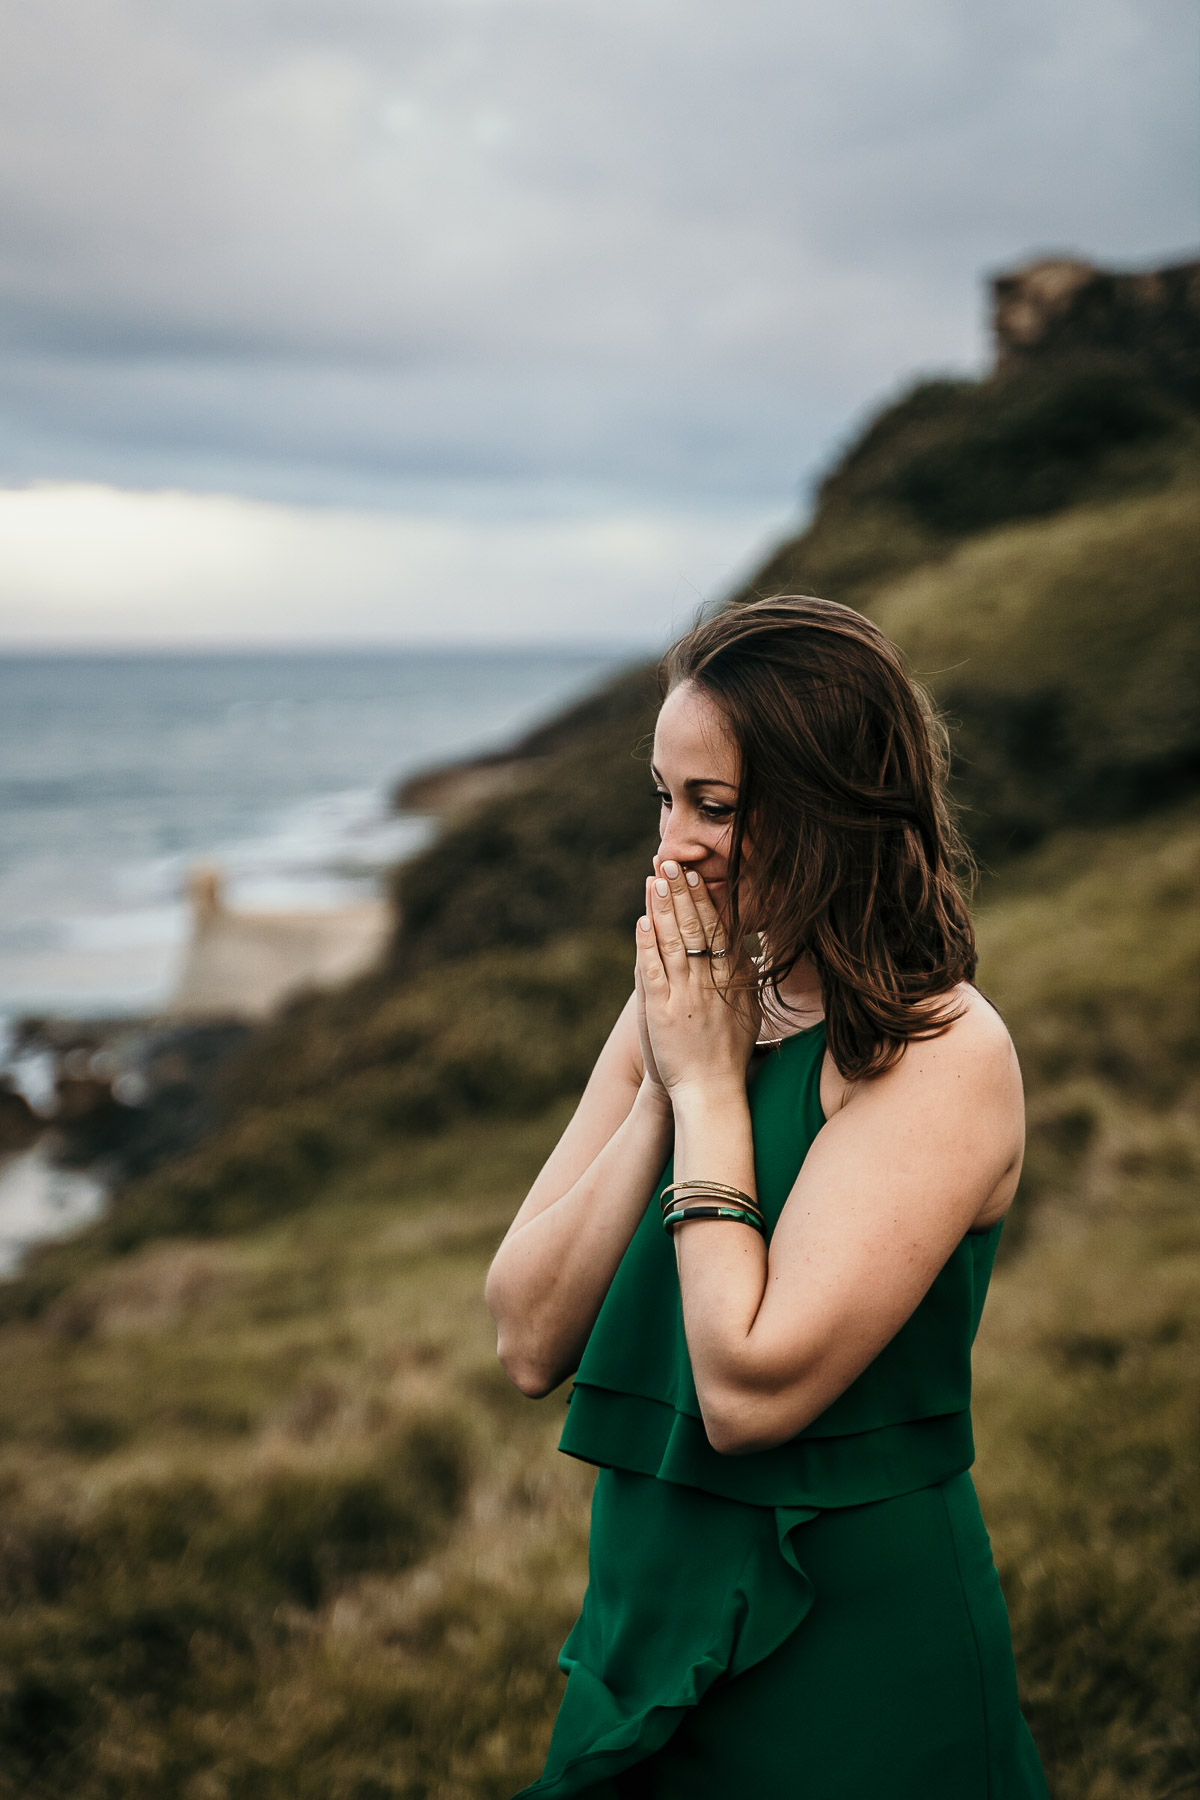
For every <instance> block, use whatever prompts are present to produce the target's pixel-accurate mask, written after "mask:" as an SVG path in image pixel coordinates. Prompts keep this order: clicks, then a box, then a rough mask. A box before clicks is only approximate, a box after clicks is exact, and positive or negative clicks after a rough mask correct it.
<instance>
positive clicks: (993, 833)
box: [0, 362, 1200, 1800]
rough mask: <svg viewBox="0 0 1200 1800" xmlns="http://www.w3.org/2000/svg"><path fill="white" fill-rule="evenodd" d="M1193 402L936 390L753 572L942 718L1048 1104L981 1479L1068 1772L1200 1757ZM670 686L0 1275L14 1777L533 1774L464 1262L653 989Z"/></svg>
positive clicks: (486, 1248)
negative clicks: (172, 1131)
mask: <svg viewBox="0 0 1200 1800" xmlns="http://www.w3.org/2000/svg"><path fill="white" fill-rule="evenodd" d="M1196 436H1197V434H1196V425H1195V421H1194V418H1193V416H1192V415H1190V414H1188V413H1186V411H1185V410H1184V409H1182V408H1181V407H1180V406H1179V405H1178V403H1177V402H1176V401H1174V400H1173V399H1171V397H1170V396H1167V395H1164V394H1162V393H1160V392H1159V391H1158V390H1156V389H1153V388H1151V387H1149V386H1148V385H1147V384H1146V383H1145V381H1144V380H1143V379H1142V377H1140V376H1138V375H1136V374H1132V373H1129V372H1128V371H1123V370H1120V369H1118V368H1114V367H1113V366H1112V365H1104V366H1103V367H1101V366H1100V365H1097V364H1096V363H1094V362H1093V363H1089V364H1087V365H1086V366H1085V365H1083V364H1080V363H1073V364H1071V365H1069V366H1063V367H1061V368H1058V369H1051V370H1049V371H1048V372H1039V373H1037V374H1036V375H1031V376H1027V377H1021V378H1019V379H1018V378H1012V379H1009V380H1007V381H1005V382H1004V383H996V382H992V383H974V384H972V383H951V384H933V385H927V386H925V387H923V388H921V389H918V390H916V391H915V392H914V393H913V394H912V395H910V396H908V397H907V398H905V399H904V400H902V401H901V402H900V403H898V404H897V405H896V406H895V407H892V408H889V409H888V410H887V411H886V412H885V413H884V414H882V415H881V416H880V418H879V419H878V420H877V421H875V423H874V424H873V425H872V426H871V427H870V428H869V429H868V431H867V432H866V433H865V434H864V436H863V438H862V439H861V440H860V442H859V443H858V444H856V445H855V446H853V447H852V448H851V450H850V451H849V452H848V453H847V455H846V457H845V458H844V459H843V460H842V462H841V463H840V464H839V466H838V468H837V469H836V470H834V471H833V473H832V474H831V476H830V477H829V479H828V481H827V482H826V483H825V485H824V488H823V489H822V493H821V497H820V504H819V506H818V510H817V513H816V516H815V519H814V521H813V523H812V525H811V526H810V527H809V528H808V529H807V530H806V532H805V533H803V534H802V535H801V536H800V537H799V538H798V539H796V540H793V541H792V542H791V543H790V544H789V545H786V546H784V547H783V548H782V549H781V551H780V552H779V554H778V555H777V556H776V557H775V558H774V559H772V561H771V563H769V564H768V565H767V567H766V568H765V569H764V570H763V571H762V572H761V573H760V576H759V577H758V578H757V579H756V582H755V583H754V584H752V585H753V586H755V587H756V588H757V589H758V590H759V591H780V589H784V590H786V589H787V588H789V587H801V588H809V589H812V588H815V589H816V590H817V591H824V592H826V593H829V594H831V595H832V596H833V597H836V598H843V599H849V600H852V601H853V602H854V603H856V604H859V605H862V606H864V607H865V608H866V609H867V610H869V611H870V612H871V613H872V614H873V615H874V616H876V617H878V618H879V619H880V620H881V622H882V623H883V624H884V625H885V627H886V628H887V629H888V630H889V631H891V632H892V633H893V634H894V635H895V636H896V637H897V639H898V641H900V642H901V643H902V644H903V645H904V646H905V647H906V649H907V650H908V652H909V654H910V656H911V657H912V659H913V662H914V664H915V666H916V667H917V668H918V670H919V671H920V672H921V673H923V674H924V675H925V676H926V678H927V679H928V680H929V681H930V683H931V685H932V686H933V687H934V688H935V690H936V691H937V693H938V695H939V697H940V698H941V699H942V701H943V703H944V704H945V705H946V706H947V708H948V709H949V710H950V712H951V714H952V716H953V718H954V720H955V721H956V724H955V738H956V785H957V790H958V794H959V798H960V800H961V801H962V803H963V805H964V806H965V807H966V808H967V811H966V815H965V816H966V819H967V823H968V827H969V829H970V831H971V834H972V836H973V838H974V841H975V843H976V846H977V848H978V849H979V850H980V851H981V853H982V857H983V860H984V863H985V868H986V871H987V872H986V874H985V879H984V884H983V887H982V889H981V893H980V905H979V925H980V941H981V948H982V971H981V981H982V984H983V986H984V987H985V989H986V990H987V991H988V992H989V993H990V994H991V995H992V996H993V997H994V998H995V1000H996V1001H997V1003H998V1004H999V1005H1000V1006H1001V1008H1002V1009H1003V1011H1004V1012H1005V1015H1006V1017H1007V1019H1008V1021H1009V1024H1010V1027H1011V1029H1012V1031H1013V1035H1014V1038H1015V1040H1016V1042H1017V1045H1018V1048H1019V1051H1020V1054H1021V1057H1022V1062H1023V1067H1024V1070H1025V1075H1026V1083H1027V1088H1028V1093H1029V1111H1030V1149H1029V1159H1028V1164H1027V1170H1026V1176H1025V1179H1024V1181H1023V1184H1022V1193H1021V1196H1020V1198H1019V1200H1018V1205H1017V1208H1016V1210H1015V1212H1014V1215H1013V1219H1012V1221H1011V1224H1010V1226H1009V1227H1008V1228H1007V1229H1006V1233H1005V1240H1004V1255H1003V1258H1002V1264H1001V1268H1000V1270H999V1272H998V1275H997V1280H996V1287H995V1292H994V1296H993V1298H992V1300H991V1301H990V1302H989V1308H988V1313H987V1316H986V1319H985V1325H984V1331H983V1334H982V1336H981V1341H980V1346H979V1355H978V1404H977V1427H978V1433H977V1435H978V1439H979V1444H980V1463H979V1468H978V1471H977V1473H978V1478H979V1484H980V1488H981V1491H982V1494H983V1498H984V1502H985V1509H986V1511H987V1513H988V1517H989V1520H990V1523H991V1525H992V1528H993V1536H994V1540H995V1545H996V1551H997V1558H998V1561H999V1562H1000V1565H1001V1568H1002V1573H1003V1575H1004V1579H1005V1585H1006V1591H1007V1592H1008V1594H1009V1598H1010V1602H1011V1606H1012V1612H1013V1622H1014V1633H1015V1638H1016V1643H1017V1652H1018V1664H1019V1668H1020V1672H1021V1676H1022V1681H1023V1685H1024V1692H1025V1698H1026V1701H1027V1705H1028V1708H1029V1712H1030V1717H1031V1721H1032V1723H1033V1725H1034V1729H1035V1732H1036V1735H1037V1737H1038V1740H1039V1743H1040V1744H1041V1746H1042V1748H1043V1751H1044V1754H1045V1755H1046V1758H1047V1761H1048V1764H1049V1766H1050V1769H1051V1774H1052V1787H1053V1791H1054V1792H1055V1794H1056V1796H1057V1797H1058V1800H1118V1797H1120V1800H1162V1797H1163V1796H1165V1795H1167V1794H1171V1795H1176V1796H1184V1795H1187V1794H1200V1785H1198V1783H1197V1780H1196V1777H1195V1771H1196V1769H1197V1767H1200V1739H1198V1737H1197V1734H1196V1729H1195V1726H1194V1723H1193V1721H1192V1716H1191V1713H1190V1711H1189V1700H1190V1696H1191V1694H1192V1693H1193V1691H1194V1689H1195V1685H1196V1680H1197V1675H1198V1674H1200V1666H1198V1665H1200V1516H1198V1508H1200V1502H1198V1496H1200V1480H1198V1479H1197V1477H1198V1475H1200V1469H1198V1467H1197V1464H1198V1462H1200V1444H1198V1442H1197V1430H1196V1419H1197V1406H1196V1400H1197V1397H1198V1396H1197V1391H1196V1389H1197V1381H1196V1371H1197V1368H1198V1367H1200V1360H1198V1357H1197V1351H1198V1350H1200V1342H1198V1339H1200V1281H1198V1279H1197V1277H1198V1276H1200V1221H1198V1219H1197V1209H1196V1198H1195V1196H1196V1188H1197V1174H1198V1172H1200V1026H1198V1023H1197V1021H1198V1019H1200V1008H1198V1006H1197V1001H1198V1000H1200V966H1198V965H1200V949H1198V943H1197V938H1198V934H1197V933H1196V931H1195V916H1196V900H1197V894H1198V892H1200V799H1197V798H1196V797H1195V788H1196V774H1197V769H1198V767H1200V704H1198V701H1197V690H1196V685H1195V676H1194V670H1195V668H1196V664H1197V659H1196V656H1195V649H1196V614H1197V583H1196V579H1195V576H1196V571H1197V565H1198V561H1200V557H1198V552H1197V546H1196V536H1195V528H1194V524H1193V519H1192V512H1191V509H1190V508H1189V504H1188V500H1189V495H1188V491H1187V483H1188V482H1189V480H1190V479H1191V478H1192V476H1193V475H1194V472H1195V469H1196V466H1197V450H1196ZM652 716H653V700H652V687H651V684H650V683H649V680H648V677H647V675H646V673H645V672H642V673H640V674H639V673H637V672H635V673H633V674H631V675H630V676H629V677H627V678H625V679H624V680H622V681H621V682H620V683H617V684H614V686H613V687H612V688H611V689H610V690H608V691H607V692H606V693H605V694H604V695H602V696H599V697H597V698H595V699H594V700H592V701H590V702H588V703H586V704H585V705H583V706H581V707H580V708H577V709H573V711H572V712H571V713H569V714H567V715H565V716H564V717H563V718H562V719H561V720H559V721H556V722H554V723H553V724H552V726H551V727H550V728H549V729H548V730H545V731H542V732H540V733H538V734H535V735H534V736H533V737H532V738H531V739H530V740H529V741H528V742H527V743H526V744H525V745H524V746H521V747H519V749H520V754H519V755H518V756H517V757H516V758H515V760H513V761H510V763H509V764H508V765H507V767H505V768H504V769H503V771H502V772H501V773H502V777H503V779H502V780H501V779H497V780H496V781H493V783H492V785H491V786H488V784H487V782H484V783H483V784H481V785H480V786H478V787H477V789H476V793H477V802H476V804H475V805H474V807H473V808H470V809H468V810H466V811H465V812H464V813H461V814H460V815H457V816H456V817H455V818H454V819H453V820H452V821H451V822H450V823H449V824H448V826H447V827H446V828H445V829H444V830H443V831H442V833H441V834H440V836H439V838H438V840H437V841H436V842H435V843H434V844H433V846H432V847H431V848H430V849H429V850H428V851H427V852H426V853H425V854H424V855H423V856H422V857H420V858H418V859H417V860H416V861H415V862H414V863H412V864H410V865H408V866H407V867H406V868H405V869H403V870H401V871H400V872H399V874H398V877H397V891H398V897H399V901H400V907H401V915H402V921H403V923H402V926H401V929H400V930H399V932H398V934H397V937H396V942H395V945H394V947H393V951H392V954H391V957H390V959H389V961H388V964H387V966H386V967H385V968H383V969H382V970H380V971H379V972H377V973H376V974H375V975H373V976H371V977H370V978H368V979H367V980H364V981H362V982H360V983H358V984H357V985H356V986H355V987H353V988H351V989H349V990H347V991H346V992H345V993H343V994H340V995H334V996H324V997H319V998H311V999H308V1000H305V1001H301V1002H298V1003H297V1004H296V1005H295V1006H294V1007H292V1008H291V1010H290V1011H289V1012H288V1014H287V1015H286V1016H285V1017H284V1018H283V1019H281V1020H280V1021H278V1022H277V1023H276V1024H274V1025H273V1026H271V1027H269V1028H266V1029H264V1030H263V1031H261V1032H259V1033H256V1034H255V1035H254V1037H253V1038H252V1039H251V1041H250V1043H249V1045H248V1047H247V1048H246V1050H245V1052H244V1053H243V1054H242V1056H241V1057H240V1059H239V1061H238V1062H237V1063H236V1064H233V1065H231V1066H230V1069H229V1071H228V1073H227V1076H226V1083H225V1091H224V1096H223V1106H224V1122H223V1124H222V1125H221V1127H220V1128H219V1129H218V1130H217V1131H216V1132H215V1133H214V1134H213V1135H212V1136H211V1137H210V1138H209V1139H208V1141H206V1142H205V1143H203V1144H202V1145H201V1146H200V1147H199V1148H198V1149H196V1150H194V1151H192V1152H191V1153H189V1154H188V1155H187V1156H186V1157H181V1158H177V1159H175V1160H173V1161H171V1162H167V1163H164V1164H163V1165H162V1166H161V1167H160V1168H159V1169H157V1170H156V1171H155V1172H154V1173H153V1174H151V1175H150V1176H149V1177H148V1178H147V1179H145V1180H143V1181H140V1182H138V1183H136V1184H133V1185H131V1186H130V1187H128V1188H126V1189H125V1190H124V1191H122V1192H121V1193H119V1194H118V1195H117V1196H116V1198H115V1201H114V1204H113V1207H112V1209H111V1212H110V1214H109V1216H108V1217H107V1218H106V1219H105V1220H103V1221H101V1222H100V1223H99V1224H98V1225H97V1226H95V1227H93V1228H91V1229H89V1230H88V1231H87V1232H85V1233H83V1234H81V1235H80V1237H79V1238H77V1239H76V1240H74V1241H72V1242H70V1243H66V1244H59V1245H51V1246H46V1247H45V1248H43V1249H42V1250H41V1251H40V1252H39V1253H38V1254H37V1255H36V1256H35V1257H34V1258H32V1259H31V1263H30V1266H29V1268H28V1270H27V1271H26V1272H25V1273H24V1274H23V1275H22V1276H21V1277H20V1278H18V1279H17V1280H15V1281H12V1282H10V1283H8V1284H7V1285H6V1286H5V1287H4V1288H3V1289H0V1320H2V1321H3V1323H2V1324H0V1371H2V1375H3V1379H2V1381H0V1492H2V1493H3V1495H4V1504H3V1508H2V1509H0V1584H2V1585H3V1587H4V1590H5V1594H6V1598H7V1601H8V1605H7V1606H6V1608H4V1609H3V1617H2V1621H0V1670H3V1671H5V1673H4V1674H3V1675H0V1800H7V1796H9V1795H11V1796H14V1800H15V1796H17V1795H22V1796H23V1795H32V1796H34V1797H35V1800H63V1797H65V1796H67V1795H71V1796H72V1797H74V1796H79V1797H80V1800H117V1797H118V1796H120V1797H121V1800H125V1797H126V1796H129V1797H131V1800H152V1797H153V1800H157V1797H158V1796H165V1795H172V1796H174V1795H176V1794H179V1795H182V1796H184V1797H185V1800H251V1797H253V1800H285V1797H286V1800H292V1797H296V1800H310V1797H311V1800H318V1797H320V1800H343V1797H344V1800H493V1797H495V1800H504V1797H505V1796H507V1795H508V1794H510V1793H511V1792H512V1791H513V1789H514V1788H515V1787H517V1786H518V1785H519V1784H520V1782H521V1781H522V1780H524V1779H527V1778H528V1777H529V1776H530V1775H531V1774H532V1772H533V1771H534V1770H535V1769H536V1767H537V1765H538V1761H539V1757H540V1754H541V1751H542V1749H543V1747H544V1743H545V1739H546V1736H547V1733H548V1729H549V1721H550V1718H551V1716H552V1713H553V1709H554V1705H555V1703H556V1698H557V1692H558V1685H559V1684H558V1677H557V1676H556V1674H555V1672H554V1655H555V1652H556V1650H557V1647H558V1644H559V1643H560V1642H561V1639H562V1637H563V1635H564V1634H565V1631H566V1628H567V1626H568V1625H569V1623H570V1619H571V1617H572V1616H573V1611H574V1608H575V1607H576V1605H577V1603H578V1597H579V1593H580V1590H581V1586H582V1581H583V1570H584V1544H585V1526H586V1504H587V1493H588V1486H589V1483H588V1478H587V1475H586V1472H585V1471H583V1470H581V1469H580V1468H578V1467H577V1466H575V1465H572V1464H570V1463H569V1462H567V1461H566V1459H564V1458H560V1457H556V1456H555V1455H554V1454H553V1442H554V1437H555V1433H556V1430H557V1425H558V1421H559V1419H560V1417H561V1399H552V1400H550V1401H547V1402H545V1403H543V1404H541V1405H540V1406H534V1405H532V1404H531V1403H529V1402H525V1401H522V1400H521V1399H520V1398H519V1397H518V1396H516V1395H515V1394H514V1393H513V1392H512V1391H511V1390H509V1389H508V1388H507V1386H506V1385H505V1383H504V1381H503V1379H502V1378H501V1376H500V1374H499V1371H498V1369H497V1367H496V1365H495V1361H494V1355H493V1347H492V1338H491V1332H490V1329H489V1325H488V1321H487V1318H486V1315H485V1312H484V1309H483V1305H482V1299H481V1283H482V1275H483V1270H484V1268H485V1266H486V1262H487V1259H488V1256H489V1254H490V1250H491V1247H492V1245H493V1244H494V1243H495V1241H496V1239H497V1237H498V1236H499V1234H500V1232H501V1230H502V1229H503V1226H504V1224H505V1222H506V1220H507V1218H508V1217H509V1216H510V1215H511V1211H512V1209H513V1207H514V1206H515V1204H516V1203H517V1201H518V1199H519V1198H520V1196H521V1194H522V1192H523V1190H524V1188H525V1186H526V1185H527V1183H528V1180H529V1179H530V1177H531V1175H532V1173H533V1172H534V1171H535V1170H536V1168H537V1166H538V1165H539V1163H540V1161H541V1159H542V1157H543V1155H544V1154H545V1151H546V1149H547V1147H548V1145H549V1144H550V1143H551V1142H552V1141H553V1139H554V1137H555V1135H556V1133H557V1131H558V1130H559V1129H560V1128H561V1124H562V1122H563V1120H564V1119H565V1117H566V1115H567V1113H568V1112H569V1110H570V1106H571V1104H572V1100H573V1097H574V1095H575V1094H576V1093H577V1092H578V1089H579V1087H580V1086H581V1084H582V1081H583V1079H584V1076H585V1074H586V1072H587V1069H588V1068H589V1066H590V1063H591V1061H592V1059H593V1057H594V1055H595V1053H596V1050H597V1048H598V1046H599V1044H600V1042H601V1041H602V1038H603V1035H604V1033H605V1032H606V1030H607V1028H608V1025H609V1023H610V1022H611V1019H612V1017H613V1016H614V1014H615V1012H616V1010H617V1009H618V1007H619V1005H620V1004H621V1001H622V999H623V997H624V994H625V993H626V992H627V991H628V984H629V978H630V977H629V962H630V954H629V928H630V926H631V923H632V919H633V917H634V915H635V913H636V911H637V909H638V902H639V898H640V875H641V872H642V871H643V870H644V869H645V868H646V866H647V865H648V858H649V853H650V849H651V847H652V845H653V841H654V819H655V812H654V805H653V802H652V800H651V797H650V781H649V776H648V771H647V769H646V766H645V750H644V743H643V740H644V737H645V733H646V730H647V728H648V726H649V724H650V723H651V721H652ZM493 773H495V772H494V771H493Z"/></svg>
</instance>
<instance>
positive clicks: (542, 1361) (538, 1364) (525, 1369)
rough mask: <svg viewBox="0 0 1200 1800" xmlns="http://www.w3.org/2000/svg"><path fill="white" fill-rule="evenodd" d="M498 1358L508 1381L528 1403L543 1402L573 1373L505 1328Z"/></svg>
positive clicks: (498, 1343)
mask: <svg viewBox="0 0 1200 1800" xmlns="http://www.w3.org/2000/svg"><path fill="white" fill-rule="evenodd" d="M496 1355H497V1356H498V1358H499V1359H500V1367H501V1368H502V1369H503V1370H504V1373H505V1374H506V1375H507V1376H508V1379H509V1380H510V1381H511V1382H512V1384H513V1386H514V1387H515V1388H517V1389H519V1390H520V1392H521V1393H522V1394H524V1395H525V1397H526V1399H527V1400H544V1399H545V1397H546V1395H547V1394H552V1393H553V1392H554V1390H555V1388H556V1387H560V1386H561V1385H562V1383H563V1382H564V1381H565V1380H566V1378H567V1376H568V1375H569V1374H570V1373H571V1371H570V1369H560V1368H559V1367H558V1366H557V1365H556V1364H552V1363H551V1361H550V1359H549V1358H548V1357H546V1356H542V1355H539V1354H538V1352H537V1349H536V1348H535V1347H534V1346H533V1345H532V1344H530V1343H529V1341H528V1339H522V1338H520V1337H517V1336H514V1334H513V1333H512V1332H510V1331H506V1330H505V1328H504V1326H503V1325H501V1327H500V1330H499V1332H498V1334H497V1338H496Z"/></svg>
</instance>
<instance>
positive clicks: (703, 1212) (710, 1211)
mask: <svg viewBox="0 0 1200 1800" xmlns="http://www.w3.org/2000/svg"><path fill="white" fill-rule="evenodd" d="M689 1219H728V1220H730V1221H731V1222H732V1223H733V1224H735V1225H749V1227H750V1229H751V1230H752V1231H757V1232H758V1234H759V1236H760V1237H765V1236H766V1232H765V1230H764V1229H763V1222H762V1220H761V1219H760V1218H756V1217H755V1215H754V1214H753V1213H748V1212H746V1211H745V1210H744V1209H743V1208H742V1207H740V1206H678V1207H675V1208H674V1209H673V1210H672V1211H671V1212H668V1213H665V1214H664V1215H663V1230H664V1231H666V1232H668V1233H669V1232H670V1231H671V1229H672V1227H673V1226H675V1225H684V1224H686V1223H687V1221H688V1220H689Z"/></svg>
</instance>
